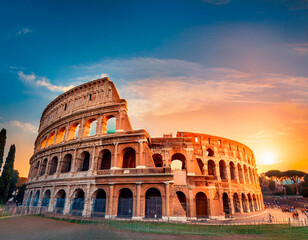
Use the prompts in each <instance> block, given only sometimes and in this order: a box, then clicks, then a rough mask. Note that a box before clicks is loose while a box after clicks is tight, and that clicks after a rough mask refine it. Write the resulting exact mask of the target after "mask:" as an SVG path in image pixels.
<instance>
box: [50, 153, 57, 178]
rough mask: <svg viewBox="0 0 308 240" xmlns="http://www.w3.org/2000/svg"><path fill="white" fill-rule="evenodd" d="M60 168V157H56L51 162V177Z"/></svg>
mask: <svg viewBox="0 0 308 240" xmlns="http://www.w3.org/2000/svg"><path fill="white" fill-rule="evenodd" d="M57 167H58V157H57V156H54V157H53V158H52V159H51V161H50V168H49V173H48V174H49V175H53V174H55V173H56V171H57Z"/></svg>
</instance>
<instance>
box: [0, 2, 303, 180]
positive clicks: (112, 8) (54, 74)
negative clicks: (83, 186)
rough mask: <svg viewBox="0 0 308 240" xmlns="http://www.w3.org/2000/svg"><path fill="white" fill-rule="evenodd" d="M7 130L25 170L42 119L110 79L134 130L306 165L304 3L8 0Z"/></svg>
mask: <svg viewBox="0 0 308 240" xmlns="http://www.w3.org/2000/svg"><path fill="white" fill-rule="evenodd" d="M0 30H1V31H0V91H1V94H0V128H2V127H4V128H6V129H7V131H8V139H7V145H6V153H5V157H6V155H7V150H8V148H9V145H10V144H13V143H14V144H15V145H16V148H17V155H16V160H15V168H16V169H18V170H19V172H20V175H21V176H27V175H28V170H29V159H30V157H31V155H32V153H33V144H34V141H35V138H36V135H37V129H38V125H39V120H40V115H41V113H42V111H43V109H44V108H45V107H46V106H47V104H48V103H49V102H50V101H51V100H52V99H54V98H55V97H56V96H58V95H59V94H61V93H62V92H63V91H66V90H68V89H69V88H71V87H72V86H76V85H79V84H82V83H84V82H87V81H90V80H93V79H97V78H100V77H101V76H108V77H109V78H110V80H111V81H113V82H114V83H115V84H116V86H117V88H118V90H119V93H120V96H121V97H122V98H125V99H127V101H128V109H129V111H128V113H129V117H130V119H131V122H132V125H133V128H135V129H139V128H145V129H146V130H147V131H148V132H149V133H150V135H151V136H152V137H156V136H161V135H162V134H163V133H169V132H172V133H173V134H174V135H175V134H176V131H191V132H198V133H207V134H212V135H218V136H222V137H226V138H231V139H233V140H237V141H240V142H242V143H244V144H246V145H247V146H249V147H250V148H251V149H252V150H253V151H254V153H255V156H256V161H257V167H258V169H259V173H260V172H264V171H267V170H270V169H280V170H288V169H297V170H303V171H306V172H308V1H307V0H281V1H278V0H273V1H269V0H264V1H247V0H242V1H240V0H238V1H236V0H190V1H188V0H187V1H182V0H174V1H171V0H170V1H169V0H168V1H166V0H164V1H159V0H153V1H119V0H112V1H111V0H106V1H81V0H80V1H78V0H74V1H60V0H59V1H57V0H50V1H31V0H29V1H25V0H24V1H15V0H7V1H6V0H2V1H1V2H0Z"/></svg>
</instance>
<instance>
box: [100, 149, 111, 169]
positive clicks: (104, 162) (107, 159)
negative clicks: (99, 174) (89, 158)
mask: <svg viewBox="0 0 308 240" xmlns="http://www.w3.org/2000/svg"><path fill="white" fill-rule="evenodd" d="M99 156H100V159H101V165H100V168H99V169H100V170H105V169H110V167H111V152H110V151H109V150H108V149H104V150H103V151H101V152H100V154H99Z"/></svg>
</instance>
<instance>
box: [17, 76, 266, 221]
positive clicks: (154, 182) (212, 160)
mask: <svg viewBox="0 0 308 240" xmlns="http://www.w3.org/2000/svg"><path fill="white" fill-rule="evenodd" d="M30 165H31V167H30V171H29V176H28V182H27V187H26V192H25V198H24V203H23V205H24V206H26V207H29V208H30V209H31V207H40V208H41V209H42V208H44V209H45V210H46V211H48V212H53V213H55V214H63V215H68V216H84V217H99V218H132V219H147V218H151V219H163V220H171V221H172V220H176V221H185V220H198V219H204V218H207V219H223V218H225V217H228V216H231V215H233V214H235V213H244V212H253V211H258V210H262V209H264V205H263V198H262V193H261V189H260V185H259V180H258V175H257V169H256V163H255V158H254V154H253V152H252V150H251V149H250V148H248V147H247V146H245V145H244V144H241V143H239V142H237V141H233V140H230V139H226V138H222V137H217V136H212V135H207V134H199V133H190V132H177V134H176V136H175V137H174V136H172V134H166V135H163V136H162V137H157V138H151V137H150V135H149V134H148V133H147V131H145V130H143V129H141V130H133V128H132V126H131V124H130V120H129V118H128V115H127V103H126V100H125V99H121V98H120V96H119V94H118V91H117V89H116V87H115V85H114V84H113V82H111V81H110V80H109V79H108V78H101V79H97V80H93V81H91V82H88V83H85V84H82V85H80V86H77V87H75V88H72V89H71V90H69V91H67V92H65V93H63V94H61V95H60V96H58V97H57V98H56V99H55V100H53V101H52V102H51V103H49V104H48V106H47V107H46V108H45V110H44V111H43V113H42V117H41V121H40V126H39V130H38V136H37V138H36V141H35V148H34V154H33V156H32V157H31V159H30Z"/></svg>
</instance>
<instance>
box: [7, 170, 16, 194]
mask: <svg viewBox="0 0 308 240" xmlns="http://www.w3.org/2000/svg"><path fill="white" fill-rule="evenodd" d="M18 179H19V172H18V170H15V169H14V170H13V172H12V179H11V183H10V188H9V192H8V199H10V198H11V197H12V195H13V192H14V191H16V189H17V182H18Z"/></svg>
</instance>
